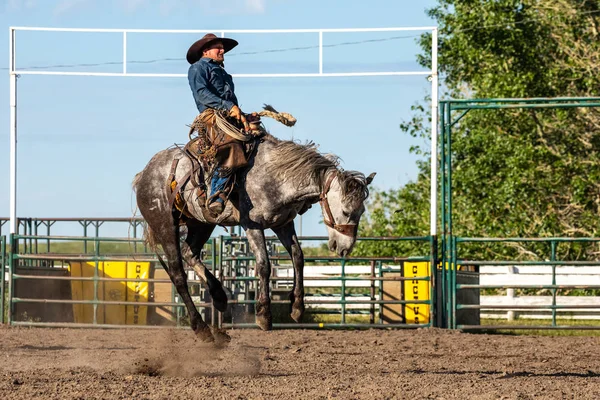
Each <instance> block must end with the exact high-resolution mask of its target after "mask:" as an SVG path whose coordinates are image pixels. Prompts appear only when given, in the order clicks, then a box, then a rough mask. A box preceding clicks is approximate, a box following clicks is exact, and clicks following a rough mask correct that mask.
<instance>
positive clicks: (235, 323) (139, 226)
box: [3, 218, 435, 328]
mask: <svg viewBox="0 0 600 400" xmlns="http://www.w3.org/2000/svg"><path fill="white" fill-rule="evenodd" d="M65 222H66V223H70V224H71V225H75V226H76V224H78V225H79V226H80V228H81V229H82V230H83V232H84V236H59V235H52V234H51V233H52V232H51V230H52V229H51V227H53V226H54V224H55V223H65ZM115 222H117V223H122V224H125V223H126V224H129V227H128V230H129V231H130V232H132V233H133V232H134V231H135V232H134V235H141V233H142V232H143V221H142V220H141V219H136V220H129V219H98V220H93V219H75V218H74V219H53V220H51V219H40V220H36V219H30V220H23V221H22V222H21V221H19V227H20V228H21V229H23V231H25V232H26V234H16V235H11V236H9V240H8V241H9V246H8V247H9V248H10V252H8V255H7V257H6V259H5V260H4V262H3V265H4V264H6V265H7V267H8V268H7V273H6V274H3V277H4V276H6V278H7V279H6V281H7V296H6V302H7V311H8V312H7V316H6V317H5V319H3V320H5V321H7V322H8V323H9V324H13V325H28V326H76V327H81V326H95V327H117V326H139V327H142V326H163V325H164V326H183V325H186V323H187V317H186V312H185V306H184V304H183V303H182V302H180V301H179V296H178V295H177V293H176V292H175V290H174V287H173V285H172V284H171V281H170V280H169V278H168V276H167V275H166V273H165V271H164V270H163V269H162V267H161V266H160V264H159V263H158V262H157V258H156V256H155V255H154V254H153V253H152V252H151V251H149V250H148V248H147V247H146V246H145V244H144V243H143V239H141V238H140V237H132V238H115V237H102V236H101V235H100V227H101V226H102V225H103V224H105V223H115ZM40 227H41V229H40ZM90 227H92V228H93V229H89V228H90ZM36 229H37V233H38V234H37V235H35V234H31V233H32V231H33V232H35V231H36ZM40 231H43V233H44V234H43V235H40V234H39V233H40ZM184 234H185V233H184ZM300 240H301V242H302V243H303V245H304V247H305V249H306V248H308V247H310V245H309V243H311V242H323V241H326V240H327V238H326V237H302V238H300ZM382 240H385V241H390V242H418V243H422V244H423V248H425V249H429V248H431V246H432V244H433V240H432V238H431V237H428V236H424V237H413V238H359V242H367V241H382ZM248 247H249V246H248V242H247V239H246V238H245V237H242V236H221V237H216V238H211V239H210V241H209V242H208V243H207V244H206V245H205V248H204V253H203V262H204V263H205V264H206V266H207V267H208V268H209V269H210V270H211V271H212V273H213V274H214V275H215V276H216V277H217V279H219V280H220V281H221V282H222V284H223V286H224V288H225V290H226V292H228V294H229V299H230V301H229V304H230V307H229V308H228V311H227V312H225V313H218V312H216V310H215V309H214V308H213V307H212V303H211V302H210V298H209V297H208V294H207V292H206V291H205V290H204V288H203V287H202V285H201V281H200V280H199V278H198V277H197V276H196V274H195V272H193V270H191V268H189V269H188V284H189V285H190V292H191V294H192V297H193V299H194V301H195V304H196V306H197V307H198V308H199V311H200V312H201V314H202V316H203V318H204V319H205V320H207V321H209V322H210V323H212V324H214V325H217V326H220V327H226V328H227V327H236V328H250V327H255V326H256V325H255V324H254V305H255V303H256V297H257V296H256V293H257V290H258V278H257V277H256V275H255V273H254V257H252V256H251V254H250V252H249V250H248ZM268 248H269V253H270V259H271V263H272V271H273V272H272V278H271V285H272V286H271V290H272V296H273V298H272V307H273V313H274V322H275V323H274V327H275V328H360V327H386V328H415V327H428V326H433V325H434V324H435V323H434V318H435V310H434V309H433V304H434V302H435V297H434V296H435V294H434V293H433V289H432V288H433V286H432V284H431V281H432V278H431V274H430V265H431V260H432V255H431V253H430V252H429V251H425V253H430V254H428V255H424V256H415V257H349V258H346V259H341V258H338V257H329V256H308V255H305V263H306V268H305V285H306V300H305V303H306V306H307V312H306V316H305V320H306V321H307V322H305V323H302V324H297V323H295V322H292V321H291V319H290V318H289V316H288V315H287V314H289V300H288V297H287V293H288V292H289V291H290V290H291V288H292V282H293V273H291V271H292V270H293V268H292V264H291V260H290V257H289V255H288V254H287V253H286V252H285V251H284V250H283V246H281V245H280V244H279V241H278V240H277V239H276V238H273V237H270V238H268ZM311 268H312V269H315V268H317V269H318V268H320V269H321V272H318V271H317V272H315V273H314V274H311V273H308V274H307V273H306V271H310V270H311ZM315 271H316V270H315ZM332 272H333V273H332ZM3 299H4V297H3Z"/></svg>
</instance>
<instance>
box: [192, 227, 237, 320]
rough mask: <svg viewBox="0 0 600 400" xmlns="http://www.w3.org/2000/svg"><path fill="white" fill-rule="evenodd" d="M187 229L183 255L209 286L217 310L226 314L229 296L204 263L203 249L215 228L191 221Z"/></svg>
mask: <svg viewBox="0 0 600 400" xmlns="http://www.w3.org/2000/svg"><path fill="white" fill-rule="evenodd" d="M187 227H188V234H187V237H186V239H185V243H184V244H183V246H182V255H183V257H184V259H185V261H186V262H187V263H188V264H189V265H191V266H192V268H193V269H194V271H196V273H197V274H198V275H199V276H200V278H201V279H202V280H203V281H204V283H205V284H206V286H208V292H209V293H210V297H211V298H212V300H213V305H214V306H215V308H216V309H217V310H219V311H220V312H225V310H227V295H226V294H225V291H224V290H223V286H222V285H221V282H219V280H218V279H217V278H215V276H214V275H213V274H212V273H211V272H210V270H209V269H208V268H206V266H205V265H204V263H203V262H202V247H203V246H204V244H206V242H207V241H208V239H209V238H210V235H211V233H212V232H213V230H214V229H215V226H214V225H209V224H202V223H199V222H195V221H194V222H191V221H190V222H188V224H187Z"/></svg>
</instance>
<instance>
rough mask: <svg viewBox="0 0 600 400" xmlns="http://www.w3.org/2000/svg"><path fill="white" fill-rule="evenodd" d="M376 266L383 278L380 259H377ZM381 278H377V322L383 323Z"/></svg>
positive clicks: (380, 276)
mask: <svg viewBox="0 0 600 400" xmlns="http://www.w3.org/2000/svg"><path fill="white" fill-rule="evenodd" d="M377 267H378V268H379V278H383V268H382V267H381V261H377ZM382 301H383V280H381V279H379V323H380V324H383V304H381V302H382Z"/></svg>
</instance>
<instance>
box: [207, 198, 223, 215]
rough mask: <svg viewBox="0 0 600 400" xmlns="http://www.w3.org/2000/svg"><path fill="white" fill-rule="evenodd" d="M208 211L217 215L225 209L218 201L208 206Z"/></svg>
mask: <svg viewBox="0 0 600 400" xmlns="http://www.w3.org/2000/svg"><path fill="white" fill-rule="evenodd" d="M208 209H209V210H210V212H212V213H213V214H216V215H219V214H221V213H222V212H223V210H224V209H225V207H224V206H223V203H221V202H220V201H214V202H212V203H210V204H209V205H208Z"/></svg>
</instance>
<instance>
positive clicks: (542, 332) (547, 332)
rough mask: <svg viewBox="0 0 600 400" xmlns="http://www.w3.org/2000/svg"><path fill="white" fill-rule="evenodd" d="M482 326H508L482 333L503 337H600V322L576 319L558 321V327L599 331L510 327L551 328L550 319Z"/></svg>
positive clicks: (493, 322) (499, 321)
mask: <svg viewBox="0 0 600 400" xmlns="http://www.w3.org/2000/svg"><path fill="white" fill-rule="evenodd" d="M481 325H482V326H486V325H490V326H491V325H496V326H497V325H501V326H506V327H507V329H498V330H493V331H491V330H484V331H481V332H482V333H496V334H503V335H537V336H600V320H574V319H557V320H556V325H558V326H573V327H576V326H594V327H598V330H588V329H579V330H578V329H561V330H559V329H535V328H531V329H510V326H516V325H520V326H531V327H535V326H551V325H552V320H550V319H517V320H515V321H507V320H506V319H482V320H481ZM469 333H476V331H470V332H469Z"/></svg>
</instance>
